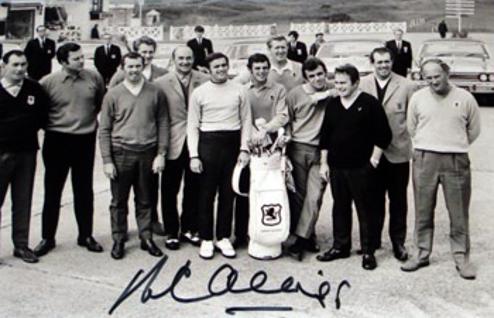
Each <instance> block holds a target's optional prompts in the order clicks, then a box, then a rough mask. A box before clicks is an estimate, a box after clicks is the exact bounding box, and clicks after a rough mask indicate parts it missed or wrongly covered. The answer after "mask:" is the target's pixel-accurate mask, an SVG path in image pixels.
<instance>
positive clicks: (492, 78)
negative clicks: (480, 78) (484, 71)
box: [489, 74, 494, 82]
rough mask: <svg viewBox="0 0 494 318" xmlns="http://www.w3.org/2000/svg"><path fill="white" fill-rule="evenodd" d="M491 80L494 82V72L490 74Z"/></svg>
mask: <svg viewBox="0 0 494 318" xmlns="http://www.w3.org/2000/svg"><path fill="white" fill-rule="evenodd" d="M489 82H494V74H489Z"/></svg>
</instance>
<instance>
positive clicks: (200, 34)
mask: <svg viewBox="0 0 494 318" xmlns="http://www.w3.org/2000/svg"><path fill="white" fill-rule="evenodd" d="M203 35H204V32H197V31H196V38H198V39H202V36H203Z"/></svg>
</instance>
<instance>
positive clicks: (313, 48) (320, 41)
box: [309, 32, 326, 56]
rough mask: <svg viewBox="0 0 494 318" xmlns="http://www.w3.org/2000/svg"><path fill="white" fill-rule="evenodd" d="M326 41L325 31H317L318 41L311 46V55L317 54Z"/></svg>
mask: <svg viewBox="0 0 494 318" xmlns="http://www.w3.org/2000/svg"><path fill="white" fill-rule="evenodd" d="M325 42H326V41H325V40H324V33H321V32H320V33H316V41H315V42H314V43H312V45H311V46H310V50H309V55H312V56H316V54H317V51H318V50H319V48H320V47H321V45H322V44H323V43H325Z"/></svg>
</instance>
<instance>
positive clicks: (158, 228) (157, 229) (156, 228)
mask: <svg viewBox="0 0 494 318" xmlns="http://www.w3.org/2000/svg"><path fill="white" fill-rule="evenodd" d="M151 229H152V231H153V234H156V235H159V236H165V235H166V233H165V228H164V227H163V224H161V223H160V222H158V221H156V222H153V223H152V224H151Z"/></svg>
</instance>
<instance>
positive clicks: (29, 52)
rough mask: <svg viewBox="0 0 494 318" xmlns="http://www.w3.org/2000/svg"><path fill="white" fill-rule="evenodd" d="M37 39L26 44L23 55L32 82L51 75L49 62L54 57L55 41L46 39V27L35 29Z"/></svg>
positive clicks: (39, 26) (41, 26)
mask: <svg viewBox="0 0 494 318" xmlns="http://www.w3.org/2000/svg"><path fill="white" fill-rule="evenodd" d="M36 33H37V34H38V36H37V37H35V38H34V39H31V40H29V41H28V42H27V44H26V48H25V49H24V53H25V54H26V58H27V63H28V66H27V73H28V74H29V77H31V78H32V79H34V80H37V81H38V80H40V79H41V78H42V77H43V76H45V75H47V74H50V73H51V60H52V59H53V57H54V56H55V41H53V40H52V39H49V38H48V37H47V34H46V33H47V31H46V27H45V26H44V25H38V26H37V27H36Z"/></svg>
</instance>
